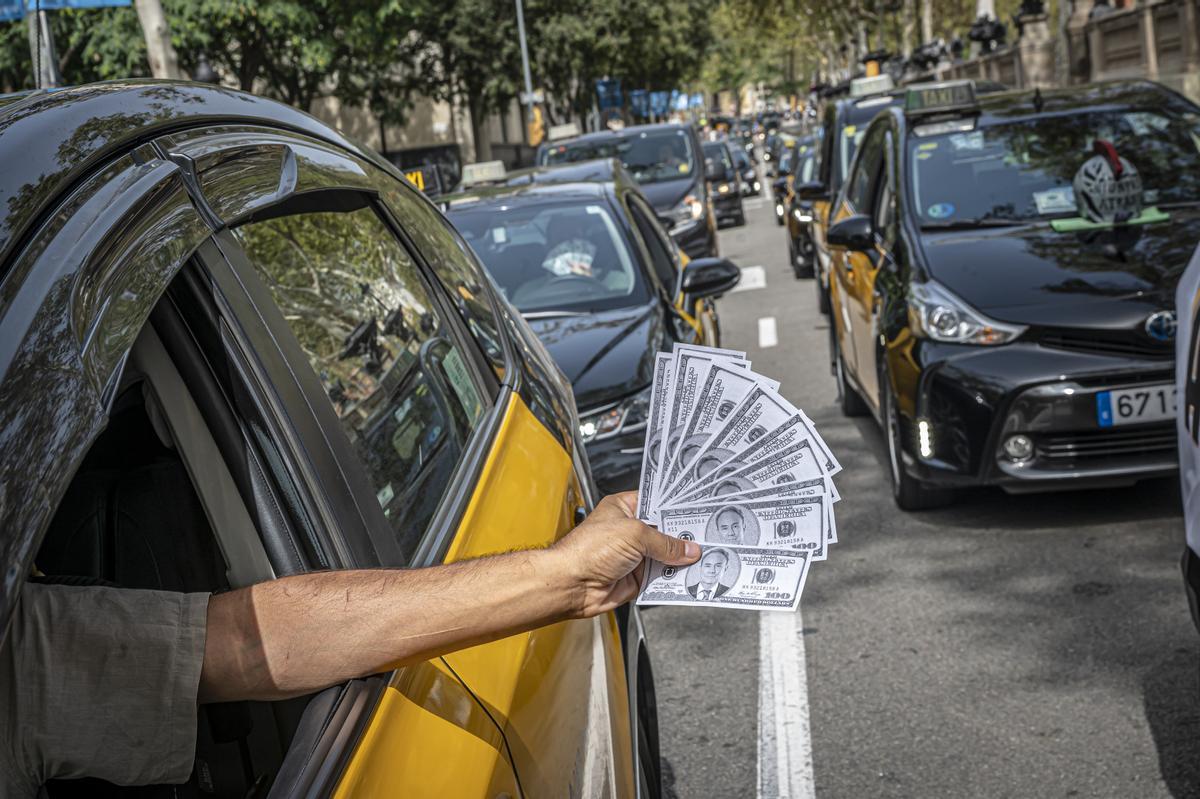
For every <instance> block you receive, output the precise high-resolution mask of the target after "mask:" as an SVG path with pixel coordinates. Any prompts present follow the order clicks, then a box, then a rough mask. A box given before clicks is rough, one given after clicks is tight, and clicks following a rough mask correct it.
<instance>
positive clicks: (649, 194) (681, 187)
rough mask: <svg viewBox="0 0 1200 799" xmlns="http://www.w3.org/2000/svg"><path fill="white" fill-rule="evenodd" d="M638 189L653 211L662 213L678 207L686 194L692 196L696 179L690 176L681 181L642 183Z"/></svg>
mask: <svg viewBox="0 0 1200 799" xmlns="http://www.w3.org/2000/svg"><path fill="white" fill-rule="evenodd" d="M639 188H640V189H641V190H642V194H644V195H646V199H647V200H649V201H650V205H652V206H654V210H655V211H658V212H660V213H662V212H665V211H670V210H671V209H672V208H674V207H675V206H677V205H679V203H681V202H683V198H684V197H686V196H688V194H694V193H695V192H696V179H695V177H693V176H692V175H688V176H687V177H686V178H683V179H681V180H664V181H662V182H661V183H643V184H641V185H640V186H639Z"/></svg>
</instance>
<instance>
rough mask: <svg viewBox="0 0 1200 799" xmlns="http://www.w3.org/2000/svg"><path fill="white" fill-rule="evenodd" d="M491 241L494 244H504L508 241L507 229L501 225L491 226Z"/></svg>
mask: <svg viewBox="0 0 1200 799" xmlns="http://www.w3.org/2000/svg"><path fill="white" fill-rule="evenodd" d="M492 241H493V242H495V243H496V244H504V243H505V242H506V241H508V231H507V230H505V229H504V228H502V227H494V228H492Z"/></svg>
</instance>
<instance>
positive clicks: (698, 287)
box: [681, 258, 742, 297]
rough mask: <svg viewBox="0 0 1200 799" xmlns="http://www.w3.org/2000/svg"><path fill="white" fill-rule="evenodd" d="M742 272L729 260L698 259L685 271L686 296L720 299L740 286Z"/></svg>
mask: <svg viewBox="0 0 1200 799" xmlns="http://www.w3.org/2000/svg"><path fill="white" fill-rule="evenodd" d="M741 279H742V270H741V269H738V268H737V265H736V264H734V263H733V262H732V261H730V260H729V259H728V258H697V259H695V260H694V261H688V265H687V266H686V267H684V269H683V284H682V286H681V288H682V289H683V293H684V294H690V295H691V296H693V297H720V296H721V295H722V294H724V293H725V292H727V291H729V290H730V289H731V288H733V287H734V286H736V285H737V284H738V281H740V280H741Z"/></svg>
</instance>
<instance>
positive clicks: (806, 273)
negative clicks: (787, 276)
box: [788, 236, 815, 279]
mask: <svg viewBox="0 0 1200 799" xmlns="http://www.w3.org/2000/svg"><path fill="white" fill-rule="evenodd" d="M788 255H789V256H791V261H792V271H793V272H795V273H796V278H797V279H803V278H810V277H813V275H814V273H815V270H814V269H813V264H812V261H811V260H808V261H806V260H805V259H804V256H802V255H801V254H800V249H799V248H798V247H796V240H795V239H793V238H792V237H791V236H788Z"/></svg>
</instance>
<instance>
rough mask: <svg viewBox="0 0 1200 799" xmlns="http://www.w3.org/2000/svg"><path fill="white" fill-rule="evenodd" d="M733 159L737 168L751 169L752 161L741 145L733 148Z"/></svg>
mask: <svg viewBox="0 0 1200 799" xmlns="http://www.w3.org/2000/svg"><path fill="white" fill-rule="evenodd" d="M733 161H734V163H735V164H737V168H738V169H753V168H754V163H753V162H751V160H750V156H749V155H747V154H746V151H745V150H743V149H742V148H741V147H735V148H734V150H733Z"/></svg>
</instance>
